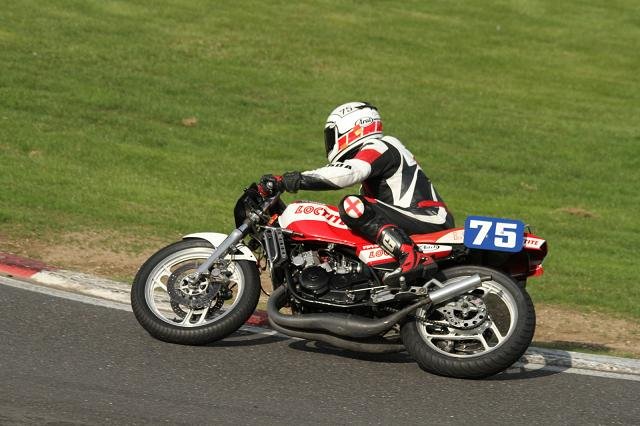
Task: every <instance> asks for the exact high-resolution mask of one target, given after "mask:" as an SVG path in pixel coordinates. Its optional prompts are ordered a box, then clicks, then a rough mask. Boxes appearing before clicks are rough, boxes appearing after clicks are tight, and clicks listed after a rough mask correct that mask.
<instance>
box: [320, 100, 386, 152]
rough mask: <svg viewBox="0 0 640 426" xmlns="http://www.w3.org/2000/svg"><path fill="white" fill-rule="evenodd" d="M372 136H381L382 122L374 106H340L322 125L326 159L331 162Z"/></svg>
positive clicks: (364, 103)
mask: <svg viewBox="0 0 640 426" xmlns="http://www.w3.org/2000/svg"><path fill="white" fill-rule="evenodd" d="M372 135H382V120H381V119H380V114H379V113H378V109H377V108H376V107H375V106H373V105H371V104H369V103H367V102H349V103H346V104H343V105H340V106H339V107H338V108H336V109H334V110H333V111H331V114H329V117H327V122H326V123H325V125H324V145H325V148H326V150H327V159H328V160H329V162H330V163H331V162H333V161H334V160H336V159H337V158H338V156H340V155H342V154H344V153H346V152H347V151H351V149H353V148H356V147H358V146H360V145H362V144H363V142H364V140H365V139H366V138H368V137H370V136H372Z"/></svg>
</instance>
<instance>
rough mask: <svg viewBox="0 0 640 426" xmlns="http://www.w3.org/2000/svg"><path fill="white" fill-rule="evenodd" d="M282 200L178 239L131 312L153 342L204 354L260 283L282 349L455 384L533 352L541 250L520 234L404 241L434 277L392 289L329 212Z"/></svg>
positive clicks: (246, 312)
mask: <svg viewBox="0 0 640 426" xmlns="http://www.w3.org/2000/svg"><path fill="white" fill-rule="evenodd" d="M261 194H262V195H261ZM280 195H281V194H280V193H277V192H275V193H273V192H267V194H266V195H265V192H264V188H261V187H259V186H258V185H256V184H252V185H251V186H250V187H249V188H247V189H246V190H245V191H244V193H243V194H242V196H241V197H240V198H239V200H238V201H237V203H236V206H235V209H234V216H235V221H236V226H237V228H236V229H234V230H233V231H232V232H231V233H230V234H229V235H225V234H220V233H211V232H207V233H196V234H190V235H187V236H185V237H184V238H183V239H182V240H181V241H178V242H176V243H173V244H171V245H169V246H167V247H165V248H163V249H161V250H159V251H158V252H157V253H155V254H154V255H153V256H151V257H150V258H149V259H148V260H147V261H146V262H145V263H144V264H143V265H142V266H141V268H140V270H139V271H138V273H137V275H136V277H135V279H134V282H133V286H132V289H131V304H132V307H133V312H134V314H135V316H136V318H137V320H138V321H139V322H140V324H141V325H142V326H143V327H144V328H145V329H146V330H147V331H148V332H149V333H150V334H151V335H152V336H154V337H155V338H158V339H160V340H163V341H166V342H172V343H178V344H187V345H202V344H206V343H209V342H213V341H216V340H219V339H223V338H224V337H226V336H228V335H230V334H231V333H233V332H235V331H236V330H238V329H239V328H240V327H241V326H242V325H243V324H244V323H245V321H246V320H247V319H248V318H249V317H250V316H251V315H252V313H253V312H254V310H255V309H256V306H257V304H258V299H259V296H260V292H261V282H260V276H259V274H260V270H261V269H263V270H268V272H269V273H270V278H271V283H272V287H273V291H272V293H271V294H270V296H269V299H268V302H267V313H268V319H269V323H270V325H271V327H272V328H273V329H275V330H277V331H278V332H280V333H283V334H285V335H288V336H292V337H297V338H301V339H306V340H311V341H317V342H323V343H325V344H329V345H331V346H333V347H337V348H342V349H346V350H349V351H359V352H369V353H389V352H398V351H404V350H406V351H407V352H408V353H409V355H410V356H411V357H412V358H413V359H415V360H416V361H417V363H418V364H419V366H420V367H421V368H422V369H424V370H426V371H429V372H432V373H435V374H438V375H443V376H450V377H458V378H482V377H486V376H490V375H493V374H496V373H499V372H501V371H503V370H505V369H506V368H508V367H509V366H511V365H512V364H513V363H514V362H516V361H517V360H518V359H519V358H520V357H521V356H522V354H523V353H524V352H525V351H526V349H527V348H528V346H529V344H530V343H531V340H532V338H533V334H534V330H535V311H534V307H533V303H532V301H531V298H530V297H529V295H528V293H527V291H526V282H527V279H528V278H529V277H535V276H539V275H541V274H542V273H543V268H542V262H543V259H544V258H545V256H546V254H547V243H546V241H545V240H544V239H542V238H539V237H537V236H535V235H533V234H532V233H530V232H525V225H524V224H523V223H522V222H519V221H514V220H509V219H500V218H491V217H481V216H471V217H469V218H467V220H466V222H465V227H464V228H455V229H448V230H444V231H440V232H435V233H430V234H421V235H413V236H412V239H413V240H414V241H415V243H416V244H417V245H418V247H419V248H420V250H421V251H423V252H425V253H429V254H430V255H431V256H432V257H433V258H434V260H435V261H436V263H437V264H438V272H437V274H436V275H435V276H434V277H433V278H431V279H428V280H427V279H423V280H421V281H418V282H414V283H405V285H402V286H401V287H393V288H390V287H388V286H386V285H384V283H383V280H382V277H383V275H384V274H385V273H386V272H389V271H393V270H394V269H395V268H397V266H398V263H397V261H396V260H395V259H394V258H393V257H391V256H389V255H388V254H387V253H386V252H385V251H384V250H383V249H382V248H381V247H380V246H378V245H376V244H371V242H369V241H367V240H365V239H363V238H361V237H360V236H358V235H356V234H354V233H353V232H352V231H351V230H350V229H349V228H348V227H347V226H346V225H345V224H344V223H343V222H342V220H341V219H340V215H339V213H338V209H337V208H336V207H334V206H330V205H325V204H322V203H317V202H312V201H296V202H293V203H291V204H289V205H288V206H287V205H285V203H284V202H283V201H282V200H281V199H280Z"/></svg>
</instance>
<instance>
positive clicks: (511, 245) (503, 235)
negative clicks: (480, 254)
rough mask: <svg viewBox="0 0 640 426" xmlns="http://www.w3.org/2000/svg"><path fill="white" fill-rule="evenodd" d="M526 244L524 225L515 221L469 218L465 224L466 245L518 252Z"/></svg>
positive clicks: (482, 248)
mask: <svg viewBox="0 0 640 426" xmlns="http://www.w3.org/2000/svg"><path fill="white" fill-rule="evenodd" d="M523 244H524V223H523V222H521V221H519V220H513V219H499V218H496V217H484V216H469V217H467V220H466V221H465V223H464V245H465V246H467V247H469V248H476V249H481V250H497V251H509V252H518V251H520V250H522V245H523Z"/></svg>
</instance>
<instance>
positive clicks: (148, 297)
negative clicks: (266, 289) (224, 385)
mask: <svg viewBox="0 0 640 426" xmlns="http://www.w3.org/2000/svg"><path fill="white" fill-rule="evenodd" d="M212 252H213V246H212V245H211V244H210V243H209V242H208V241H204V240H195V239H194V240H184V241H179V242H176V243H174V244H171V245H169V246H167V247H165V248H163V249H161V250H160V251H158V252H157V253H156V254H154V255H153V256H151V257H150V258H149V260H147V261H146V262H145V263H144V264H143V265H142V266H141V267H140V270H139V271H138V273H137V274H136V277H135V279H134V281H133V285H132V287H131V307H132V309H133V313H134V315H135V317H136V319H137V320H138V322H139V323H140V324H141V325H142V327H144V329H145V330H147V332H149V334H151V335H152V336H153V337H155V338H157V339H159V340H162V341H165V342H170V343H178V344H182V345H204V344H207V343H210V342H213V341H216V340H220V339H222V338H224V337H226V336H228V335H230V334H231V333H233V332H234V331H236V330H237V329H238V328H240V327H241V326H242V325H243V324H244V323H245V321H246V320H247V319H248V318H249V317H250V316H251V314H252V313H253V312H254V310H255V308H256V306H257V304H258V298H259V297H260V278H259V276H258V269H257V267H256V265H255V263H253V262H250V261H247V260H239V261H233V260H232V261H231V262H230V263H229V266H228V272H229V274H230V276H229V277H228V278H229V280H228V283H227V284H226V286H225V287H224V288H222V287H221V288H220V291H218V290H215V291H214V290H212V289H208V288H207V286H208V285H216V284H215V283H214V282H211V283H205V284H203V285H201V287H200V288H197V289H194V290H193V293H198V294H199V295H200V296H201V297H204V298H205V299H204V300H206V304H203V306H190V305H187V304H185V303H188V302H189V296H191V297H194V296H193V295H192V294H186V295H185V296H186V297H184V298H183V299H180V300H177V299H176V298H175V297H173V298H172V296H171V295H170V293H171V292H172V291H173V293H174V295H175V294H176V292H178V290H176V287H177V285H176V284H175V283H176V281H178V280H180V279H181V277H184V276H186V275H187V274H188V273H191V272H193V271H195V270H196V269H197V267H198V266H199V265H200V264H202V262H204V260H206V259H207V258H208V257H209V255H211V253H212ZM215 288H217V287H215ZM207 291H208V293H207ZM195 297H198V296H197V295H196V296H195Z"/></svg>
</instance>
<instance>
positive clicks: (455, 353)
mask: <svg viewBox="0 0 640 426" xmlns="http://www.w3.org/2000/svg"><path fill="white" fill-rule="evenodd" d="M474 274H479V275H480V276H483V277H484V276H490V277H491V279H489V280H485V281H483V282H482V285H481V286H480V287H479V288H477V289H475V290H473V291H471V292H469V293H466V294H463V295H461V296H459V297H457V298H455V299H452V300H449V301H447V302H445V303H442V304H440V305H437V306H431V307H427V308H426V309H425V308H421V309H418V310H417V311H416V318H415V320H414V321H409V322H407V323H405V324H404V326H403V327H402V330H401V334H402V340H403V343H404V344H405V346H406V348H407V351H408V352H409V354H410V355H411V356H412V357H413V358H414V359H415V360H416V361H417V362H418V364H419V365H420V367H421V368H422V369H424V370H426V371H429V372H431V373H434V374H438V375H442V376H449V377H459V378H482V377H487V376H490V375H493V374H496V373H499V372H501V371H503V370H505V369H506V368H508V367H510V366H511V365H512V364H513V363H514V362H516V361H517V360H518V359H519V358H520V357H521V356H522V355H523V354H524V352H525V351H526V350H527V348H528V347H529V345H530V344H531V340H532V339H533V334H534V331H535V324H536V320H535V311H534V307H533V303H532V302H531V298H530V297H529V295H528V294H527V292H526V290H524V288H522V287H520V286H518V285H517V284H516V283H515V282H514V281H513V280H512V279H511V278H509V277H508V276H506V275H505V274H503V273H501V272H498V271H496V270H493V269H489V268H485V267H479V266H460V267H454V268H450V269H446V270H443V271H441V272H440V273H439V276H438V279H439V280H440V281H441V282H442V283H443V284H444V285H447V284H451V283H454V282H455V281H457V280H460V279H463V278H466V277H469V276H471V275H474Z"/></svg>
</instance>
